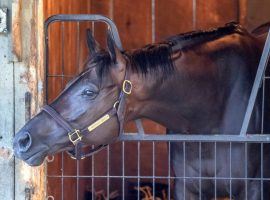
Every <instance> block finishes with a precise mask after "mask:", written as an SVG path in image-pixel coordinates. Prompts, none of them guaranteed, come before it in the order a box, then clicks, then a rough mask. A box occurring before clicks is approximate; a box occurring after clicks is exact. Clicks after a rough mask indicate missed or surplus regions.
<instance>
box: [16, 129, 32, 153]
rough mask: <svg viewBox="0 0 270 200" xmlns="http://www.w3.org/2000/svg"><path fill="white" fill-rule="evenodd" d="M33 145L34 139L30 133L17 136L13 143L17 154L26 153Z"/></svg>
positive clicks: (25, 132) (24, 132)
mask: <svg viewBox="0 0 270 200" xmlns="http://www.w3.org/2000/svg"><path fill="white" fill-rule="evenodd" d="M31 145H32V138H31V135H30V133H29V132H27V131H23V132H21V133H19V134H17V135H16V136H15V138H14V141H13V149H14V151H15V153H26V152H27V151H28V150H29V149H30V147H31Z"/></svg>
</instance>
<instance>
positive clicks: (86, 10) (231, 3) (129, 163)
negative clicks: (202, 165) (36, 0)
mask: <svg viewBox="0 0 270 200" xmlns="http://www.w3.org/2000/svg"><path fill="white" fill-rule="evenodd" d="M243 5H246V6H243ZM269 6H270V3H269V1H267V0H261V1H260V2H259V3H258V1H255V0H250V1H248V3H247V1H245V0H239V1H238V0H219V1H217V0H170V1H168V0H144V1H134V0H124V1H123V0H111V1H109V0H87V1H86V0H57V1H55V0H44V15H45V18H48V17H49V16H51V15H54V14H102V15H105V16H108V17H109V18H111V19H113V20H114V22H115V23H116V25H117V28H118V31H119V33H120V37H121V40H122V43H123V47H124V48H125V49H132V48H139V47H142V46H143V45H146V44H148V43H151V42H158V41H162V40H164V39H165V38H166V37H168V36H171V35H174V34H178V33H183V32H187V31H191V30H195V29H207V28H211V27H217V26H223V25H224V24H225V23H228V22H231V21H240V22H242V23H243V24H244V26H246V27H248V29H252V28H254V27H256V26H258V25H260V24H262V23H264V22H266V21H268V19H269V20H270V14H268V13H267V8H269ZM258 11H259V12H258ZM259 13H260V14H259ZM86 28H91V29H92V30H93V32H94V34H95V37H96V39H97V40H98V41H99V42H100V43H101V45H102V46H103V47H105V46H106V43H105V40H106V26H105V25H104V24H100V23H95V25H93V24H92V23H88V22H87V23H86V22H84V23H80V25H79V26H78V25H77V24H76V23H64V24H61V23H56V24H54V25H52V26H51V28H50V32H49V33H50V42H49V48H50V52H49V57H50V62H49V72H48V75H49V76H50V75H51V76H52V77H49V79H48V88H47V89H48V97H47V98H48V101H49V102H50V101H52V100H53V99H54V98H55V97H56V96H57V95H58V94H59V93H60V91H61V90H62V89H63V88H64V86H65V84H66V83H67V82H68V81H69V80H70V79H71V78H72V77H73V76H74V75H76V74H77V73H79V72H80V71H82V70H83V63H84V61H85V59H86V57H87V55H88V50H87V48H86V37H85V30H86ZM55 75H56V76H55ZM144 125H145V129H146V132H148V133H160V134H164V133H165V128H164V127H162V126H161V125H159V124H156V123H154V122H151V121H149V120H144ZM126 130H127V131H128V132H129V131H135V130H136V129H135V127H134V124H132V123H130V124H129V125H127V127H126ZM122 148H123V146H122V144H121V143H118V144H114V145H111V147H110V149H108V150H104V151H102V152H100V153H98V154H97V155H95V157H94V158H89V159H85V160H83V161H80V162H76V161H74V160H71V159H70V158H68V156H66V155H65V154H60V155H58V156H55V157H54V161H53V162H49V163H48V165H47V169H48V178H47V181H48V183H47V185H48V196H49V195H52V196H54V197H55V199H61V196H62V192H63V196H64V199H76V193H79V199H84V197H83V196H84V192H85V191H86V190H91V187H92V184H93V183H94V185H95V190H96V191H99V190H106V181H107V178H106V175H108V174H109V175H111V176H121V175H123V171H122V159H123V157H122ZM137 151H138V144H137V143H136V142H133V143H132V142H131V143H126V144H125V154H124V159H125V164H124V166H125V172H124V174H125V175H129V176H136V175H137V171H138V163H137V159H138V153H137ZM140 151H141V152H140V154H139V156H140V163H139V165H140V171H141V175H145V176H146V175H148V176H151V175H152V174H153V159H152V154H153V144H152V143H141V144H140ZM108 154H109V159H104V158H107V156H108ZM154 154H155V165H156V166H155V170H154V172H155V174H156V175H165V176H166V175H167V174H168V155H167V145H166V143H156V144H155V150H154ZM108 162H110V166H109V168H108V167H107V164H108ZM93 174H94V175H97V176H100V178H96V179H91V178H87V177H85V178H83V177H81V178H77V177H76V175H80V176H91V175H93ZM50 176H58V178H57V177H50ZM63 176H68V177H65V178H63ZM134 181H135V182H136V181H137V180H136V179H134V180H132V179H131V180H128V182H134ZM145 181H147V180H145ZM157 181H158V180H157ZM160 182H164V180H160ZM62 183H63V184H62ZM121 184H122V182H121V180H119V179H116V178H115V179H111V180H110V190H111V191H114V190H119V188H121ZM78 186H79V187H78ZM77 190H79V192H76V191H77Z"/></svg>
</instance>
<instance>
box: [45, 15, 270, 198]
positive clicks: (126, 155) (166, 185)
mask: <svg viewBox="0 0 270 200" xmlns="http://www.w3.org/2000/svg"><path fill="white" fill-rule="evenodd" d="M100 22H105V23H106V24H107V25H108V30H109V31H110V33H111V34H112V36H113V38H114V39H115V41H116V44H117V45H118V47H119V48H120V49H122V45H121V41H120V39H119V36H118V32H117V29H116V26H115V25H114V23H113V22H112V21H111V20H109V19H108V18H105V17H103V16H99V15H58V16H53V17H51V18H49V19H48V20H47V22H46V26H45V32H46V45H45V46H46V56H47V57H46V77H47V78H46V83H47V94H48V93H49V92H50V91H51V90H57V91H61V90H62V89H63V88H64V86H65V84H66V83H67V82H68V81H69V80H70V79H71V78H72V77H73V75H71V73H70V72H68V71H65V67H64V66H65V64H70V63H69V62H71V63H72V64H74V66H77V68H75V70H76V72H77V73H79V72H80V71H82V70H83V69H82V68H80V67H79V66H81V65H82V64H83V62H82V61H83V60H85V59H86V56H87V52H81V49H83V45H85V44H86V42H85V40H84V39H83V38H85V36H84V31H85V29H86V28H92V29H94V28H95V24H96V23H100ZM55 24H58V25H57V26H55ZM65 24H68V28H71V29H74V35H73V36H70V35H66V34H65V28H66V26H65ZM53 26H55V28H56V30H58V31H59V33H60V34H59V44H50V42H49V41H50V31H53ZM269 33H270V32H269ZM269 35H270V34H268V37H267V41H266V45H265V48H264V51H263V54H262V57H261V60H260V64H259V68H258V71H257V75H256V79H255V82H254V85H253V88H252V93H251V97H250V99H249V104H248V108H247V111H246V115H245V118H244V122H243V126H242V129H241V133H240V134H239V135H181V134H168V135H160V134H146V133H144V130H143V127H142V124H141V123H140V121H137V122H136V124H137V127H138V133H125V134H123V135H121V136H120V142H118V143H117V144H113V145H111V146H108V147H107V149H105V150H103V151H102V152H99V153H98V154H96V155H94V156H92V157H91V158H88V159H85V160H82V161H75V160H72V159H70V158H68V157H67V156H66V155H65V154H64V153H62V155H61V156H57V157H49V158H47V163H48V168H50V167H51V166H50V163H53V162H54V163H55V162H56V166H57V168H56V169H51V170H50V173H48V175H47V181H48V182H49V183H50V185H51V186H52V185H53V186H55V187H48V191H47V192H48V196H47V199H50V200H52V199H128V200H130V199H131V200H132V199H149V200H150V199H162V200H163V199H164V200H165V199H173V192H174V190H173V188H174V182H175V180H182V181H183V183H184V184H183V188H182V189H183V194H184V197H185V184H186V182H188V181H190V180H193V181H197V182H198V186H199V191H200V192H199V194H198V196H199V197H200V198H199V199H202V196H201V191H202V188H203V184H204V181H207V180H213V181H214V185H213V191H214V197H215V199H216V198H217V185H218V184H219V181H221V180H226V181H227V184H228V185H229V194H230V199H233V198H235V197H233V196H232V191H233V190H234V186H235V182H236V181H243V182H244V183H245V194H244V198H243V199H247V198H248V191H249V190H250V189H251V187H252V186H251V185H249V184H248V181H249V180H253V181H255V182H258V183H259V185H260V188H259V190H260V193H261V199H264V198H263V190H264V188H263V185H264V184H265V183H266V182H270V177H264V170H265V169H264V166H263V161H264V154H263V152H264V150H265V146H268V145H266V143H269V142H270V135H267V134H264V131H263V126H264V125H263V123H262V132H261V134H255V135H247V134H246V132H247V128H248V124H249V120H250V117H251V114H252V110H253V107H254V104H255V100H256V97H257V94H258V91H259V88H260V86H261V83H262V84H263V85H262V87H263V95H264V92H265V90H264V87H265V83H266V82H267V81H268V79H269V78H270V77H268V76H265V68H266V65H267V62H268V57H269V50H270V37H269ZM71 37H73V39H71ZM71 41H73V42H75V43H76V49H75V50H71V49H66V50H65V45H66V44H67V43H68V42H71ZM57 47H58V48H59V49H60V51H59V55H55V56H56V57H59V58H58V60H59V62H55V63H53V62H51V61H50V58H49V51H50V49H51V48H57ZM71 52H73V53H71ZM65 53H68V54H70V56H71V57H72V58H73V60H72V61H69V60H65V59H64V57H65V56H64V54H65ZM55 65H61V71H57V70H55V69H54V67H55ZM49 82H50V84H48V83H49ZM57 87H59V88H57ZM46 98H47V101H51V100H52V99H53V98H54V97H51V98H50V99H48V95H47V96H46ZM263 101H264V98H263ZM262 105H263V107H262V109H264V102H263V104H262ZM262 113H263V112H262ZM262 117H264V116H262ZM176 143H179V144H181V146H182V149H183V151H182V152H181V153H182V154H183V158H184V159H183V160H182V161H183V169H182V170H183V173H182V176H175V174H174V172H173V171H172V169H171V154H172V153H173V152H171V149H172V148H171V147H172V146H173V145H175V144H176ZM191 143H193V144H196V148H197V149H198V152H197V156H198V158H199V163H198V165H199V166H200V172H199V174H197V175H196V176H189V175H188V174H186V160H185V159H186V157H187V156H188V154H189V152H190V149H189V144H191ZM205 144H211V145H212V146H211V149H212V151H213V152H214V155H215V160H214V161H213V163H210V165H211V166H214V168H215V173H214V174H202V170H201V165H202V160H203V157H204V153H205ZM249 144H257V145H258V146H259V148H260V155H258V156H259V158H260V165H261V167H260V177H259V178H253V177H251V176H250V174H248V168H249V166H248V156H247V154H248V146H249ZM234 145H240V148H243V149H244V152H245V153H244V155H239V156H240V157H238V159H244V160H245V165H244V166H243V168H242V169H241V166H236V164H237V162H235V160H234V159H232V157H233V153H234V152H232V148H233V146H234ZM220 146H226V148H227V149H228V152H229V157H228V160H226V161H227V162H228V164H229V170H228V174H226V175H225V176H220V175H218V171H217V165H219V164H220V163H219V161H220V156H219V153H220ZM208 148H209V146H208ZM105 158H106V159H105ZM70 166H72V167H70ZM235 167H239V168H240V169H239V170H242V171H243V174H242V176H240V177H235V176H234V174H233V173H232V169H233V168H235ZM56 187H61V188H60V189H59V190H58V189H57V188H56ZM59 191H60V192H59Z"/></svg>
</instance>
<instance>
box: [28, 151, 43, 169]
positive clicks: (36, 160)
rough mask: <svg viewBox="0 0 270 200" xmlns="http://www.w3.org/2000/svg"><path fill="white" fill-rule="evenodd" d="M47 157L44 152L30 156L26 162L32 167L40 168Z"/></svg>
mask: <svg viewBox="0 0 270 200" xmlns="http://www.w3.org/2000/svg"><path fill="white" fill-rule="evenodd" d="M45 157H46V154H45V153H43V152H37V153H35V154H34V155H32V156H30V157H29V158H27V159H24V161H25V162H26V163H27V164H28V165H30V166H32V167H33V166H39V165H41V164H42V163H43V161H44V159H45Z"/></svg>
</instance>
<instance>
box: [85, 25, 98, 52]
mask: <svg viewBox="0 0 270 200" xmlns="http://www.w3.org/2000/svg"><path fill="white" fill-rule="evenodd" d="M86 36H87V37H86V38H87V46H88V49H89V52H90V54H95V53H97V52H98V51H99V50H100V47H99V44H98V42H97V41H96V40H95V38H94V36H93V34H92V31H91V30H90V29H87V30H86Z"/></svg>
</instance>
